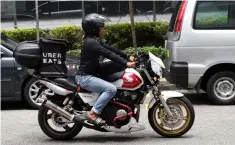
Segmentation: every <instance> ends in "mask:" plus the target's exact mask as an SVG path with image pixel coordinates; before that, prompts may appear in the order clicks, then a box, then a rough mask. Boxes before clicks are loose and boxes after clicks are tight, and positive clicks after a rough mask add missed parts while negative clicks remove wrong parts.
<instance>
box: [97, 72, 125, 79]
mask: <svg viewBox="0 0 235 145" xmlns="http://www.w3.org/2000/svg"><path fill="white" fill-rule="evenodd" d="M124 74H125V70H123V71H120V72H115V73H112V74H109V75H105V76H101V78H102V79H104V80H106V81H108V82H115V81H117V80H119V79H121V77H122V76H123V75H124Z"/></svg>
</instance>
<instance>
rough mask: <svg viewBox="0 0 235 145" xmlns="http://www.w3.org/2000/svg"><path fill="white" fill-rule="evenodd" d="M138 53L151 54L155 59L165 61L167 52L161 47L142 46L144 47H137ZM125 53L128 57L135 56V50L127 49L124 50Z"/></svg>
mask: <svg viewBox="0 0 235 145" xmlns="http://www.w3.org/2000/svg"><path fill="white" fill-rule="evenodd" d="M137 49H138V51H140V52H145V53H148V52H151V53H153V54H154V55H156V56H157V57H159V58H161V59H162V60H165V59H166V57H167V50H166V48H163V47H154V46H144V47H138V48H137ZM124 52H125V53H127V54H129V55H135V54H136V49H135V48H127V49H125V50H124Z"/></svg>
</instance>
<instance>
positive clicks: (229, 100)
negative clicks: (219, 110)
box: [207, 71, 235, 105]
mask: <svg viewBox="0 0 235 145" xmlns="http://www.w3.org/2000/svg"><path fill="white" fill-rule="evenodd" d="M207 94H208V96H209V97H210V98H211V99H212V101H213V102H214V103H215V104H218V105H231V104H233V103H235V73H233V72H229V71H226V72H218V73H216V74H214V75H213V76H212V77H211V78H210V79H209V81H208V82H207Z"/></svg>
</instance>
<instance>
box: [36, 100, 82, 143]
mask: <svg viewBox="0 0 235 145" xmlns="http://www.w3.org/2000/svg"><path fill="white" fill-rule="evenodd" d="M38 122H39V126H40V128H41V129H42V131H43V132H44V133H45V134H46V135H47V136H48V137H50V138H52V139H55V140H71V139H72V138H74V137H75V136H76V135H77V134H78V133H79V132H80V131H81V130H82V127H83V126H81V125H80V124H78V123H74V122H69V121H68V120H67V119H65V118H63V117H61V116H60V115H58V114H57V113H55V112H53V111H52V110H49V109H48V108H46V107H45V106H44V105H42V106H40V108H39V112H38Z"/></svg>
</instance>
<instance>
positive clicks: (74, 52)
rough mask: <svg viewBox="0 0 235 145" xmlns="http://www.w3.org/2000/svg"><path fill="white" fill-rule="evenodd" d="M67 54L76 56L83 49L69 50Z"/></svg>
mask: <svg viewBox="0 0 235 145" xmlns="http://www.w3.org/2000/svg"><path fill="white" fill-rule="evenodd" d="M67 54H69V55H74V56H79V55H80V54H81V50H80V49H76V50H69V51H68V52H67Z"/></svg>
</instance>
